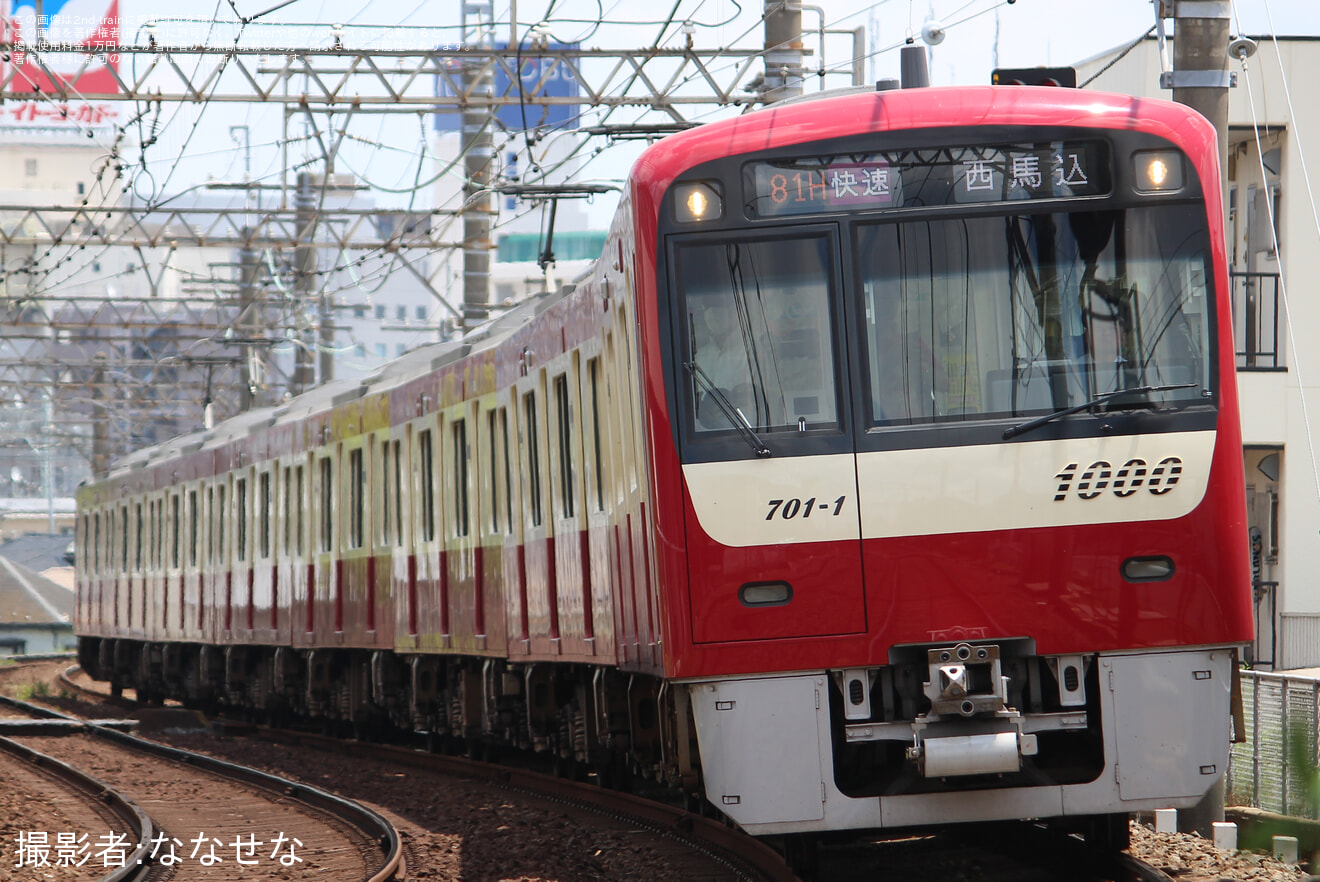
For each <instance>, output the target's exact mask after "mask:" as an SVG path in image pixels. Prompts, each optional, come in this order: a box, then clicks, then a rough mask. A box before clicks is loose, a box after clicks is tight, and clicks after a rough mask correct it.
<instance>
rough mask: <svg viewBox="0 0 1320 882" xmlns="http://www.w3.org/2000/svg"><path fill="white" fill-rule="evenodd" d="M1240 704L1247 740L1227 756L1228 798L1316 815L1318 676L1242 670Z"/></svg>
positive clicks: (1318, 807) (1318, 804)
mask: <svg viewBox="0 0 1320 882" xmlns="http://www.w3.org/2000/svg"><path fill="white" fill-rule="evenodd" d="M1242 705H1243V711H1244V715H1245V718H1246V736H1247V740H1246V741H1245V742H1243V743H1242V744H1234V745H1233V749H1232V752H1231V754H1230V756H1229V762H1228V778H1227V780H1226V782H1225V791H1226V798H1227V803H1228V804H1229V805H1241V806H1252V807H1255V808H1259V809H1264V810H1265V811H1270V812H1278V813H1280V814H1285V815H1293V816H1297V817H1305V818H1320V799H1318V798H1317V797H1318V796H1320V794H1318V793H1317V788H1316V781H1317V777H1316V769H1317V767H1320V742H1318V741H1317V732H1320V680H1317V679H1315V678H1313V677H1297V676H1289V675H1287V674H1276V673H1268V672H1264V671H1243V672H1242Z"/></svg>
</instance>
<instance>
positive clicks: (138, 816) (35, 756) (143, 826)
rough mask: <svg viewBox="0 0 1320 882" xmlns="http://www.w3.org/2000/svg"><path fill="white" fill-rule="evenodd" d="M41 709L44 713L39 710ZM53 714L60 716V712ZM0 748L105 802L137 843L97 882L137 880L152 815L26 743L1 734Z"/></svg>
mask: <svg viewBox="0 0 1320 882" xmlns="http://www.w3.org/2000/svg"><path fill="white" fill-rule="evenodd" d="M5 698H6V696H0V699H5ZM3 703H4V704H8V705H11V706H15V707H18V708H19V709H21V710H24V711H28V712H31V713H38V714H39V715H40V716H43V717H45V716H50V715H52V714H54V712H53V711H50V710H49V709H47V708H40V707H37V706H36V705H30V704H28V703H27V702H22V701H18V700H17V699H13V700H6V701H3ZM43 711H44V713H42V712H43ZM54 715H55V716H62V715H60V714H54ZM0 750H4V751H7V752H8V753H10V754H13V755H14V756H16V757H18V758H19V759H22V760H24V761H25V762H28V763H31V764H32V765H34V766H36V767H37V768H39V769H41V770H42V771H44V772H45V773H46V774H48V775H50V776H52V777H55V778H58V779H59V780H60V781H62V782H63V783H64V784H65V785H67V786H68V787H69V788H71V789H73V790H77V791H79V792H81V793H84V794H86V795H87V796H88V797H89V798H90V799H91V800H94V801H96V802H101V803H104V804H105V805H106V807H107V808H108V809H109V810H110V811H111V812H113V813H114V814H115V815H116V816H117V817H118V818H119V819H120V820H122V821H123V822H124V824H125V825H126V826H127V827H128V829H129V830H130V831H131V832H132V834H133V835H134V836H135V837H136V841H137V843H138V846H137V848H136V849H134V850H133V853H132V854H130V855H128V856H127V857H126V858H125V859H124V865H123V866H122V867H119V868H118V869H116V870H114V871H113V872H111V873H109V874H107V875H105V876H102V877H101V879H100V882H130V880H134V879H137V878H138V877H139V876H141V875H143V874H145V873H146V871H147V870H148V869H149V868H150V866H151V864H150V861H149V855H150V852H151V841H152V839H153V838H154V836H155V825H154V824H152V822H151V817H150V816H149V815H148V814H147V813H146V812H145V811H143V810H142V808H141V807H140V806H139V805H138V804H137V803H135V802H133V801H132V800H131V799H129V798H128V797H126V796H124V795H123V794H122V793H120V792H119V791H117V790H115V789H114V788H112V787H110V786H109V785H107V784H105V783H103V782H102V781H100V780H99V779H97V778H94V777H92V776H91V775H88V774H86V773H84V772H81V771H79V770H78V769H76V768H74V767H73V766H71V765H69V764H68V763H65V762H62V761H60V760H57V759H55V758H54V757H52V756H47V755H46V754H44V753H42V752H40V751H38V750H33V749H32V748H30V747H28V746H27V745H25V744H20V743H19V742H17V741H15V740H13V739H12V738H6V737H3V736H0Z"/></svg>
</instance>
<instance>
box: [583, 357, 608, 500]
mask: <svg viewBox="0 0 1320 882" xmlns="http://www.w3.org/2000/svg"><path fill="white" fill-rule="evenodd" d="M600 373H601V372H600V356H596V357H595V358H592V359H590V360H588V361H587V388H588V393H589V395H590V405H591V425H590V426H589V427H588V429H587V431H589V432H590V433H591V438H590V444H591V447H590V449H591V472H590V474H591V501H592V504H593V505H594V506H595V510H596V511H604V510H605V445H604V444H603V443H602V439H601V425H600V407H601V403H602V401H603V399H604V395H603V390H602V389H601V388H600V386H601V378H600Z"/></svg>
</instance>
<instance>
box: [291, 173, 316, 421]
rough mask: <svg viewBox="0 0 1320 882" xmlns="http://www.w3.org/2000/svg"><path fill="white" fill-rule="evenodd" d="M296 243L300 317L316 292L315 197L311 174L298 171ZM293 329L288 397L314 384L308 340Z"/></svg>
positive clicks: (295, 280)
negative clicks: (295, 343)
mask: <svg viewBox="0 0 1320 882" xmlns="http://www.w3.org/2000/svg"><path fill="white" fill-rule="evenodd" d="M293 208H294V212H295V216H296V217H297V224H298V230H297V237H298V242H299V244H298V245H297V246H295V247H294V249H293V290H294V295H295V297H296V299H297V303H298V308H299V310H300V311H301V314H302V315H306V309H307V305H308V303H309V302H310V301H311V298H312V297H313V296H314V295H315V293H316V194H315V193H314V192H313V191H312V173H311V172H307V171H300V172H298V189H297V190H295V191H294V194H293ZM297 324H298V325H300V326H299V327H297V328H296V329H295V330H294V333H295V334H296V335H297V341H296V342H297V347H296V348H295V350H294V356H293V359H294V361H293V379H292V380H290V382H289V394H290V395H301V394H302V393H303V392H306V391H307V390H308V389H310V388H312V387H313V386H315V385H316V377H315V375H314V368H313V366H312V337H311V335H310V334H309V333H308V332H307V329H306V328H305V327H302V326H301V325H302V323H301V322H298V323H297Z"/></svg>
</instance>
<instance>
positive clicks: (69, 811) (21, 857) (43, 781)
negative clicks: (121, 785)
mask: <svg viewBox="0 0 1320 882" xmlns="http://www.w3.org/2000/svg"><path fill="white" fill-rule="evenodd" d="M15 716H16V715H13V714H6V718H13V717H15ZM0 776H2V777H3V779H4V780H5V781H6V783H7V784H8V785H9V796H10V798H11V799H13V800H14V802H15V804H17V803H18V802H19V801H21V802H22V804H23V805H24V806H25V807H26V811H25V814H24V820H23V821H22V822H20V823H25V824H29V825H31V826H30V828H29V829H20V830H19V831H17V835H15V837H14V839H15V842H14V843H13V845H14V850H13V851H12V852H9V855H10V856H12V857H17V858H18V860H17V861H16V862H15V864H16V865H20V866H21V865H25V864H28V865H31V866H32V869H34V870H36V869H38V868H39V867H41V866H43V865H50V866H53V867H67V868H68V869H69V871H70V872H66V874H65V876H64V878H66V879H98V878H99V879H101V880H102V882H131V880H135V879H138V878H140V877H141V876H143V875H144V873H145V871H146V869H147V867H148V865H147V863H146V858H147V857H148V855H149V849H150V843H151V841H152V839H153V838H154V836H155V827H154V826H153V824H152V822H151V818H149V817H148V816H147V813H146V812H145V811H143V810H142V808H141V807H140V806H138V805H137V804H136V803H134V802H133V801H132V800H130V799H129V798H127V797H126V796H124V795H123V794H122V793H120V792H119V791H117V790H115V789H114V788H112V787H109V786H107V785H106V784H105V783H103V782H102V781H100V780H99V779H97V778H94V777H92V776H91V775H88V774H86V773H84V772H82V771H79V770H78V769H77V768H75V767H73V766H71V765H69V764H68V763H64V762H61V761H60V760H57V759H55V758H54V757H52V756H49V755H47V754H45V753H42V752H40V751H38V750H35V749H33V748H31V747H28V746H26V745H24V744H22V743H20V742H18V741H15V740H14V739H12V738H9V737H8V736H0ZM52 786H54V787H55V788H58V789H59V790H61V791H65V792H67V793H68V794H69V795H70V797H71V798H70V799H68V800H59V801H58V802H59V806H58V808H57V807H56V805H55V801H54V800H52V799H51V797H50V790H49V788H50V787H52ZM34 807H35V808H34ZM47 825H51V826H55V825H59V827H60V829H59V830H57V831H51V830H49V829H46V827H47ZM38 827H40V828H41V829H38ZM91 828H98V829H104V830H105V831H106V833H107V835H108V836H110V837H112V838H114V839H116V840H117V839H118V838H119V837H123V839H124V840H125V841H127V842H130V843H135V844H137V847H136V848H135V849H134V850H133V851H132V853H131V854H125V856H124V862H123V865H122V866H121V867H119V868H117V869H112V870H110V869H108V868H107V869H108V871H107V872H104V873H97V872H95V871H94V870H93V869H92V868H88V870H87V871H86V872H81V870H82V867H80V866H77V864H79V863H83V866H85V865H86V864H85V859H84V858H83V854H85V853H86V852H87V851H88V850H90V848H86V849H85V848H84V847H83V846H84V843H81V842H79V841H78V838H79V837H78V836H77V835H76V833H77V831H79V830H88V829H91ZM34 834H36V835H34ZM6 851H7V852H8V849H6ZM88 857H89V858H90V855H88Z"/></svg>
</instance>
